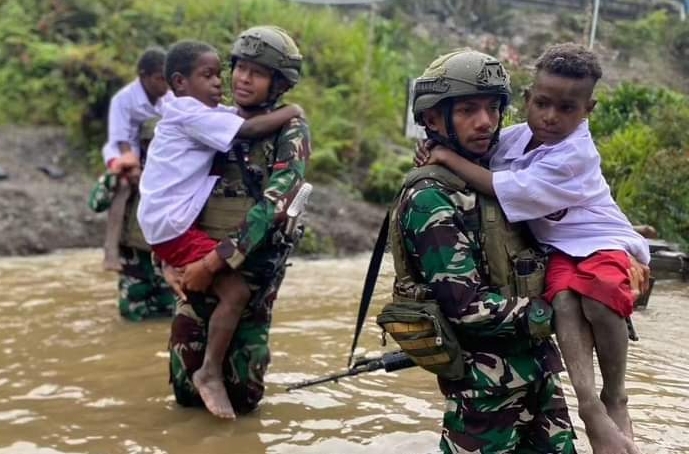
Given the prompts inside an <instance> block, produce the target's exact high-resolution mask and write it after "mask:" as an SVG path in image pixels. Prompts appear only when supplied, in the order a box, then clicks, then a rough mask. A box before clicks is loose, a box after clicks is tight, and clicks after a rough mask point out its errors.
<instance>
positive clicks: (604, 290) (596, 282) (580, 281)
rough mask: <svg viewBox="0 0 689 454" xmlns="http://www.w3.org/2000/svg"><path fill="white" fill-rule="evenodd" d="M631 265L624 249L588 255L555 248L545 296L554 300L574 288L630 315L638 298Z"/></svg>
mask: <svg viewBox="0 0 689 454" xmlns="http://www.w3.org/2000/svg"><path fill="white" fill-rule="evenodd" d="M630 267H631V262H630V260H629V256H628V255H627V253H626V252H624V251H598V252H595V253H594V254H591V255H590V256H588V257H585V258H575V257H570V256H568V255H565V254H563V253H561V252H555V253H553V254H551V255H550V258H549V260H548V268H547V270H546V277H545V294H544V295H543V298H544V299H545V300H546V301H548V302H549V303H551V302H552V301H553V299H554V298H555V295H557V294H558V293H559V292H561V291H563V290H571V291H573V292H576V293H578V294H580V295H582V296H585V297H587V298H591V299H593V300H596V301H599V302H601V303H602V304H605V305H606V306H607V307H609V308H610V309H612V311H613V312H615V313H616V314H618V315H620V316H622V317H628V316H629V315H630V314H631V313H632V310H633V309H634V300H635V299H636V297H635V296H634V294H633V293H632V288H631V283H630V281H629V275H628V274H627V273H628V270H629V268H630Z"/></svg>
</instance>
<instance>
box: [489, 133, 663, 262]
mask: <svg viewBox="0 0 689 454" xmlns="http://www.w3.org/2000/svg"><path fill="white" fill-rule="evenodd" d="M532 135H533V134H532V132H531V129H530V128H529V126H528V125H527V124H526V123H521V124H518V125H515V126H512V127H510V128H506V129H505V130H504V131H503V132H502V134H501V135H500V142H499V143H498V146H497V149H496V150H495V152H494V154H493V156H492V157H491V160H490V169H491V170H492V171H493V172H494V173H493V188H494V189H495V193H496V195H497V199H498V202H499V203H500V205H501V207H502V209H503V210H504V212H505V215H506V216H507V219H508V220H509V221H510V222H518V221H528V222H527V223H528V225H529V228H530V229H531V231H532V232H533V234H534V236H535V237H536V239H537V240H538V241H539V242H540V243H542V244H545V245H548V246H552V247H554V248H557V249H559V250H561V251H563V252H564V253H566V254H568V255H571V256H574V257H586V256H588V255H590V254H592V253H593V252H595V251H599V250H605V249H612V250H624V251H627V252H628V253H630V254H631V255H633V256H634V257H635V258H636V259H637V260H638V261H639V262H641V263H644V264H647V263H648V262H649V261H650V253H649V249H648V243H647V241H646V240H645V239H644V238H643V237H642V236H641V235H640V234H638V233H637V232H635V231H634V229H633V228H632V225H631V223H630V222H629V220H628V219H627V217H626V216H625V215H624V213H622V211H621V210H620V208H619V207H618V206H617V204H616V203H615V201H614V200H613V198H612V195H611V194H610V187H609V186H608V184H607V182H606V181H605V178H604V177H603V173H602V171H601V168H600V162H601V160H600V155H599V154H598V150H596V146H595V144H594V143H593V139H592V137H591V133H590V132H589V129H588V121H586V120H584V121H582V122H581V124H579V126H578V127H577V128H576V129H575V130H574V132H572V133H571V134H570V135H569V136H567V137H566V138H565V139H563V140H561V141H560V142H558V143H556V144H552V145H545V144H544V145H541V146H539V147H537V148H535V149H533V150H531V151H529V152H527V153H524V149H525V148H526V146H527V145H528V143H529V141H530V140H531V137H532Z"/></svg>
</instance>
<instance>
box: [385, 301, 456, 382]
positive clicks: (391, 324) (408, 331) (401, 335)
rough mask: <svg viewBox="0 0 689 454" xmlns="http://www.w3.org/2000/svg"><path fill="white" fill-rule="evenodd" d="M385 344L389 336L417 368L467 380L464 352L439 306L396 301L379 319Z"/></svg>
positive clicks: (430, 303) (388, 305) (429, 303)
mask: <svg viewBox="0 0 689 454" xmlns="http://www.w3.org/2000/svg"><path fill="white" fill-rule="evenodd" d="M376 323H378V325H380V327H381V328H383V343H385V336H386V333H387V334H390V335H391V336H392V338H393V339H395V341H396V342H397V343H398V344H399V346H400V347H401V348H402V350H404V352H405V353H406V354H407V355H409V357H410V358H411V359H412V360H413V361H414V363H416V365H418V366H420V367H422V368H424V369H426V370H428V371H430V372H433V373H434V374H436V375H438V376H440V377H442V378H445V379H448V380H460V379H462V378H463V377H464V359H463V358H462V349H461V347H460V345H459V342H458V340H457V336H456V335H455V332H454V331H453V329H452V325H451V324H450V322H449V321H448V320H447V318H446V317H445V315H444V314H443V313H442V312H441V311H440V307H439V306H438V304H437V303H436V302H434V301H433V302H431V301H426V302H417V301H394V302H392V303H389V304H387V305H385V307H383V310H382V312H381V313H380V314H379V315H378V317H377V318H376Z"/></svg>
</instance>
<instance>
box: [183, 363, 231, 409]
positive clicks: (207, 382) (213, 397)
mask: <svg viewBox="0 0 689 454" xmlns="http://www.w3.org/2000/svg"><path fill="white" fill-rule="evenodd" d="M191 380H192V381H193V382H194V386H196V389H197V390H198V391H199V394H200V395H201V399H203V403H204V404H206V408H207V409H208V411H210V412H211V413H212V414H213V415H215V416H217V417H218V418H226V419H236V418H237V415H235V413H234V408H232V404H231V403H230V399H228V397H227V391H226V390H225V385H224V384H223V382H222V379H221V378H219V377H215V376H213V375H211V374H209V373H208V372H207V371H205V370H204V369H203V368H201V369H199V370H197V371H196V372H194V375H192V377H191Z"/></svg>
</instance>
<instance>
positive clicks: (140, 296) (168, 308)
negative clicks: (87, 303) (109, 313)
mask: <svg viewBox="0 0 689 454" xmlns="http://www.w3.org/2000/svg"><path fill="white" fill-rule="evenodd" d="M120 263H121V264H122V272H120V274H119V282H118V285H117V287H118V289H119V298H118V308H119V311H120V315H121V316H122V317H124V318H126V319H127V320H131V321H137V322H138V321H141V320H144V319H147V318H151V317H169V316H171V315H172V313H173V311H174V308H175V295H174V292H173V291H172V289H171V288H170V287H169V286H168V285H167V283H166V282H165V279H163V275H162V272H161V270H160V267H159V266H157V265H154V264H153V262H152V261H151V253H150V252H148V251H144V250H141V249H137V248H132V247H127V246H120Z"/></svg>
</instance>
